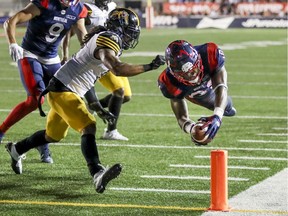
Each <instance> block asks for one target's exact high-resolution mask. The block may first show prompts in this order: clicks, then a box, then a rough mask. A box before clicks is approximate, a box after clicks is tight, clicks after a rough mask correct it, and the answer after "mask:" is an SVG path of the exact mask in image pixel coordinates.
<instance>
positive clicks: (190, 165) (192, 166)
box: [169, 164, 270, 170]
mask: <svg viewBox="0 0 288 216" xmlns="http://www.w3.org/2000/svg"><path fill="white" fill-rule="evenodd" d="M169 167H176V168H204V169H210V168H211V166H210V165H207V166H206V165H193V164H170V165H169ZM228 169H243V170H270V168H269V167H247V166H228Z"/></svg>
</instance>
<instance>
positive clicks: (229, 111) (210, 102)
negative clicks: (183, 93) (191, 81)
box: [186, 88, 236, 116]
mask: <svg viewBox="0 0 288 216" xmlns="http://www.w3.org/2000/svg"><path fill="white" fill-rule="evenodd" d="M186 99H187V100H189V101H191V102H192V103H194V104H198V105H200V106H202V107H205V108H207V109H209V110H212V111H213V110H214V102H215V93H214V91H213V90H212V89H211V88H207V91H206V93H205V94H204V95H201V96H199V95H195V96H193V97H189V96H187V97H186ZM234 115H236V109H235V108H234V107H233V103H232V99H231V97H230V96H228V98H227V105H226V108H225V110H224V116H234Z"/></svg>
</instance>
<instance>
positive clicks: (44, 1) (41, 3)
mask: <svg viewBox="0 0 288 216" xmlns="http://www.w3.org/2000/svg"><path fill="white" fill-rule="evenodd" d="M31 3H33V4H34V5H36V6H37V7H38V8H40V9H41V8H46V9H47V8H48V6H49V0H31Z"/></svg>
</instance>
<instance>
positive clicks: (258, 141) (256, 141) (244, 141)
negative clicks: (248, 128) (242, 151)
mask: <svg viewBox="0 0 288 216" xmlns="http://www.w3.org/2000/svg"><path fill="white" fill-rule="evenodd" d="M237 142H243V143H281V144H287V143H288V142H287V141H275V140H237Z"/></svg>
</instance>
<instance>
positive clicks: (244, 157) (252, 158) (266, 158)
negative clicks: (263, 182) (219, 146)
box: [194, 155, 288, 161]
mask: <svg viewBox="0 0 288 216" xmlns="http://www.w3.org/2000/svg"><path fill="white" fill-rule="evenodd" d="M194 157H195V158H200V159H206V158H210V156H207V155H195V156H194ZM228 159H237V160H264V161H288V158H276V157H247V156H243V157H235V156H228Z"/></svg>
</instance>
